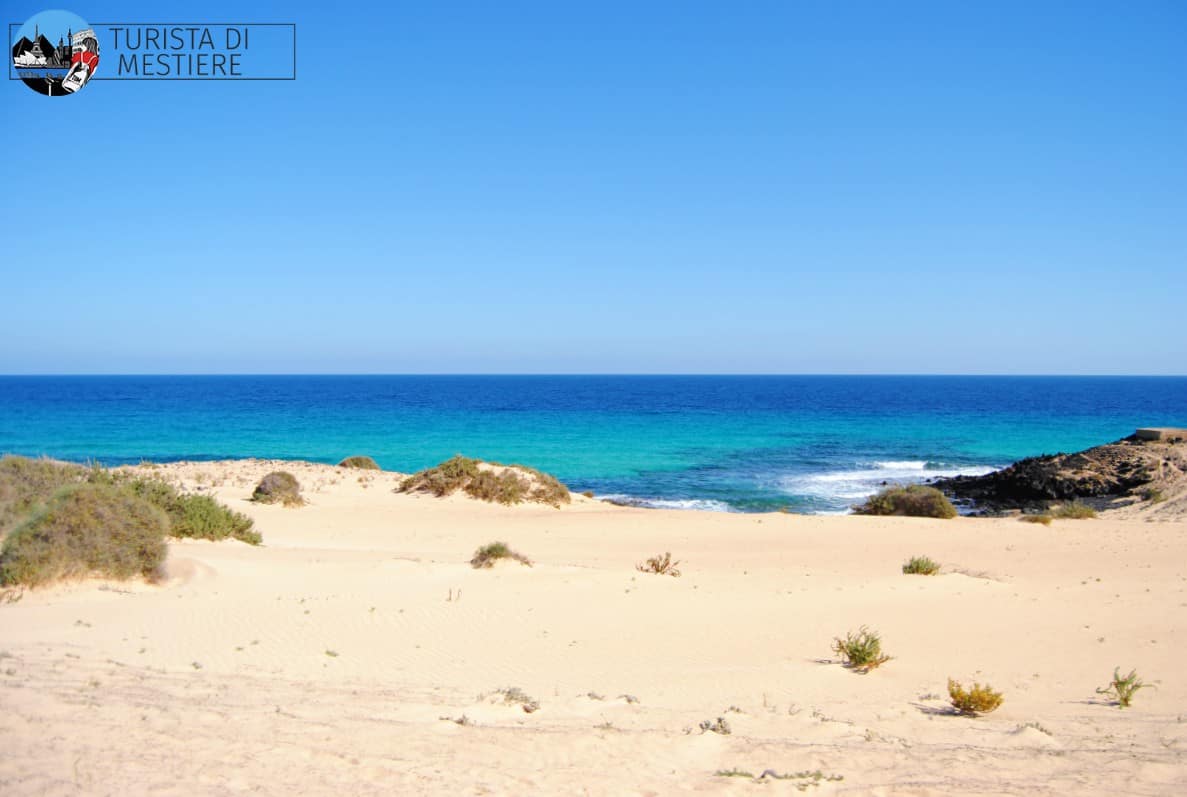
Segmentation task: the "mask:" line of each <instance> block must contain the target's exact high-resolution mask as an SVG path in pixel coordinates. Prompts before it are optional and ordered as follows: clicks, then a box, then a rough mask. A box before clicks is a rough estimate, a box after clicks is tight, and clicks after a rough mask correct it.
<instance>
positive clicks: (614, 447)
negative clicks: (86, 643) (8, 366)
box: [0, 376, 1187, 512]
mask: <svg viewBox="0 0 1187 797" xmlns="http://www.w3.org/2000/svg"><path fill="white" fill-rule="evenodd" d="M1146 425H1162V426H1171V425H1174V426H1187V377H961V376H120V377H111V376H86V377H0V452H7V453H15V454H25V455H40V454H45V455H49V456H52V457H59V458H64V459H71V460H91V459H94V460H98V461H101V462H103V463H108V464H114V463H126V462H139V461H140V460H157V461H167V460H177V459H191V460H194V459H222V458H229V457H249V456H255V457H275V458H293V459H308V460H314V461H318V462H337V461H338V460H340V459H341V458H343V457H345V456H347V455H350V454H369V455H371V456H373V457H375V459H376V460H378V461H379V463H380V465H382V466H383V467H384V468H387V469H391V470H400V471H411V470H416V469H419V468H422V467H425V466H427V465H431V464H434V463H436V462H438V461H440V460H442V459H445V458H447V457H449V456H451V455H453V454H455V453H459V452H460V453H465V454H467V455H470V456H477V457H482V458H484V459H492V460H498V461H501V462H522V463H525V464H529V465H533V466H536V467H539V468H541V469H543V470H546V471H549V472H552V473H555V474H556V475H557V476H559V477H560V478H561V479H563V480H564V481H566V482H568V483H569V485H570V486H571V487H573V488H574V489H577V490H593V491H595V492H596V493H598V494H600V495H611V496H621V497H632V498H637V499H642V500H643V501H644V502H646V503H648V504H651V505H657V506H677V507H688V508H703V509H737V510H770V509H773V508H777V507H783V506H786V507H789V508H791V509H792V510H794V511H803V512H836V511H843V510H844V509H845V508H846V507H848V506H849V505H850V504H852V503H853V502H855V501H857V500H858V499H860V498H861V497H863V496H864V495H867V494H869V493H870V492H873V491H874V490H875V489H876V488H877V486H878V485H879V483H880V482H882V481H883V480H891V481H911V480H922V479H924V478H927V477H930V476H936V475H941V474H955V473H979V472H983V471H985V470H987V469H990V468H994V467H1000V466H1003V465H1006V464H1008V463H1010V462H1012V461H1014V460H1016V459H1019V458H1021V457H1024V456H1029V455H1033V454H1042V453H1052V452H1055V451H1070V450H1076V449H1080V448H1085V447H1088V446H1091V445H1095V444H1098V443H1103V442H1107V441H1110V440H1116V439H1118V438H1120V437H1124V436H1125V435H1128V434H1130V433H1131V432H1132V431H1133V430H1134V429H1135V428H1136V427H1138V426H1146Z"/></svg>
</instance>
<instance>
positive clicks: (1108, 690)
mask: <svg viewBox="0 0 1187 797" xmlns="http://www.w3.org/2000/svg"><path fill="white" fill-rule="evenodd" d="M1149 688H1151V684H1148V683H1145V682H1144V681H1142V679H1141V678H1139V677H1138V671H1137V670H1130V671H1129V675H1126V676H1125V677H1124V678H1123V677H1121V668H1120V667H1114V668H1113V680H1112V681H1111V682H1110V683H1108V684H1105V685H1104V686H1102V687H1101V688H1100V689H1097V690H1096V693H1097V694H1098V695H1107V696H1109V697H1111V698H1113V700H1115V701H1116V702H1117V707H1118V708H1129V704H1130V703H1131V702H1132V701H1133V696H1134V695H1135V694H1137V692H1138V690H1140V689H1149Z"/></svg>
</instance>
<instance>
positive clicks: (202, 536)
mask: <svg viewBox="0 0 1187 797" xmlns="http://www.w3.org/2000/svg"><path fill="white" fill-rule="evenodd" d="M169 514H170V520H171V526H170V533H171V534H172V535H173V536H174V537H193V538H195V539H199V540H225V539H226V538H227V537H233V538H234V539H236V540H240V541H241V542H246V543H248V544H250V545H259V544H260V543H261V542H263V537H261V536H260V533H259V532H258V531H255V530H254V529H253V528H252V520H251V518H249V517H248V516H247V515H244V514H242V513H240V512H235V511H233V510H231V509H228V508H227V507H225V506H223V505H222V504H220V503H219V502H218V501H215V500H214V499H213V498H211V497H210V496H208V495H181V496H178V498H177V501H176V502H175V504H174V507H173V509H172V511H171V512H170V513H169Z"/></svg>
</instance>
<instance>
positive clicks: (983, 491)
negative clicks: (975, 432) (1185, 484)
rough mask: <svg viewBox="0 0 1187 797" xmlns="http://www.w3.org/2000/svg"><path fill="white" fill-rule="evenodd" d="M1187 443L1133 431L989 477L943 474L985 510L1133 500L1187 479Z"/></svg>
mask: <svg viewBox="0 0 1187 797" xmlns="http://www.w3.org/2000/svg"><path fill="white" fill-rule="evenodd" d="M1185 474H1187V442H1185V441H1183V440H1181V439H1174V440H1168V439H1161V440H1148V439H1143V438H1142V437H1139V436H1138V435H1137V434H1134V435H1131V436H1130V437H1127V438H1125V439H1123V440H1118V441H1116V442H1115V443H1108V444H1106V445H1101V446H1096V447H1094V448H1089V449H1087V450H1085V451H1080V452H1078V453H1075V454H1053V455H1045V456H1040V457H1029V458H1027V459H1023V460H1020V461H1018V462H1015V463H1014V464H1013V465H1011V466H1009V467H1008V468H1003V469H1002V470H999V471H994V472H993V473H988V474H986V475H984V476H956V477H954V478H950V479H938V480H936V481H935V482H933V483H932V486H934V487H938V488H939V489H940V490H941V491H943V492H944V493H945V494H947V495H949V496H951V497H952V498H953V499H955V500H957V501H960V502H963V503H965V504H966V505H968V504H971V505H972V506H973V507H974V508H976V509H978V510H982V511H989V512H995V511H1002V510H1009V509H1040V508H1046V507H1047V506H1048V505H1049V504H1050V503H1052V502H1061V501H1071V500H1075V499H1100V500H1101V502H1102V503H1105V504H1107V503H1108V502H1109V501H1110V500H1113V499H1122V498H1125V499H1128V498H1131V497H1134V496H1137V495H1138V494H1139V493H1141V492H1143V491H1145V490H1147V489H1150V487H1151V486H1152V485H1167V486H1173V485H1177V484H1179V483H1180V482H1182V481H1183V480H1184V478H1187V476H1185Z"/></svg>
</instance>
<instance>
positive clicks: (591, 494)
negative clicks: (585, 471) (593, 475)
mask: <svg viewBox="0 0 1187 797" xmlns="http://www.w3.org/2000/svg"><path fill="white" fill-rule="evenodd" d="M581 494H582V495H584V496H585V497H586V498H593V497H594V491H593V490H582V491H581Z"/></svg>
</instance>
